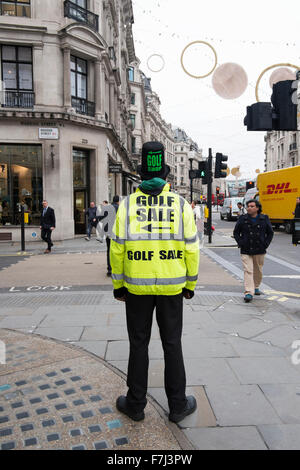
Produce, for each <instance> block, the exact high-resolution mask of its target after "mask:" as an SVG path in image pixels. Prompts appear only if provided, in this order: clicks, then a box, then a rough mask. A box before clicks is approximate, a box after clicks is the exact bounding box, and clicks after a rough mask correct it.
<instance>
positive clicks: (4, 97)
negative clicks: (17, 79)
mask: <svg viewBox="0 0 300 470" xmlns="http://www.w3.org/2000/svg"><path fill="white" fill-rule="evenodd" d="M34 104H35V94H34V93H33V92H32V91H7V90H5V91H1V92H0V106H1V107H2V108H31V109H32V108H33V107H34Z"/></svg>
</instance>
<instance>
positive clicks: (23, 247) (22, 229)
mask: <svg viewBox="0 0 300 470" xmlns="http://www.w3.org/2000/svg"><path fill="white" fill-rule="evenodd" d="M21 251H25V220H24V206H23V205H21Z"/></svg>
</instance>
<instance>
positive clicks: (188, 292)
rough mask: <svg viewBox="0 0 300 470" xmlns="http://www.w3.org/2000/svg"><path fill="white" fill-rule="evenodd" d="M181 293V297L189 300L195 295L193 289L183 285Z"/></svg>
mask: <svg viewBox="0 0 300 470" xmlns="http://www.w3.org/2000/svg"><path fill="white" fill-rule="evenodd" d="M182 293H183V297H184V298H185V299H188V300H191V299H192V298H193V297H194V295H195V293H194V291H192V290H189V289H186V288H185V287H184V288H183V289H182Z"/></svg>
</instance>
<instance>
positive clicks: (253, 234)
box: [233, 199, 274, 302]
mask: <svg viewBox="0 0 300 470" xmlns="http://www.w3.org/2000/svg"><path fill="white" fill-rule="evenodd" d="M233 236H234V238H235V240H236V242H237V244H238V246H239V248H240V250H241V258H242V262H243V267H244V283H245V297H244V300H245V302H251V300H252V299H253V295H261V292H260V290H259V286H260V284H261V281H262V276H263V274H262V270H263V265H264V259H265V255H266V252H267V248H268V247H269V245H270V243H271V241H272V239H273V236H274V232H273V228H272V225H271V222H270V219H269V217H268V216H267V215H265V214H262V213H261V205H260V203H259V202H258V201H256V200H255V199H251V200H250V201H248V202H247V214H246V215H241V216H240V217H239V219H238V221H237V223H236V226H235V229H234V232H233Z"/></svg>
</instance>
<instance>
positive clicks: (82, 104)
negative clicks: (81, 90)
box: [72, 96, 95, 116]
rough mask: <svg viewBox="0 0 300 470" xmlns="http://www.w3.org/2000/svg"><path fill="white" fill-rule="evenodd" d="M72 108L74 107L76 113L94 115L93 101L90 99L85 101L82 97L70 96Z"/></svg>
mask: <svg viewBox="0 0 300 470" xmlns="http://www.w3.org/2000/svg"><path fill="white" fill-rule="evenodd" d="M72 108H75V111H76V113H78V114H84V115H86V116H95V103H93V102H92V101H87V100H85V99H83V98H74V97H73V96H72Z"/></svg>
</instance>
